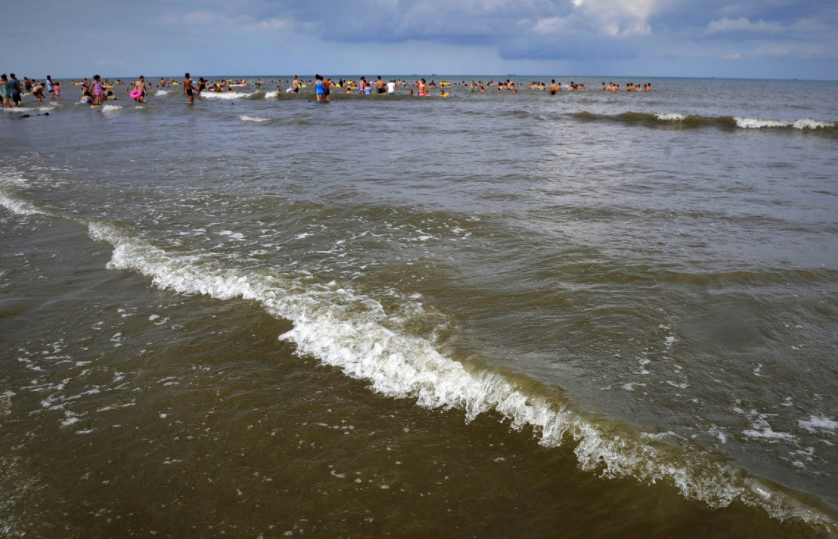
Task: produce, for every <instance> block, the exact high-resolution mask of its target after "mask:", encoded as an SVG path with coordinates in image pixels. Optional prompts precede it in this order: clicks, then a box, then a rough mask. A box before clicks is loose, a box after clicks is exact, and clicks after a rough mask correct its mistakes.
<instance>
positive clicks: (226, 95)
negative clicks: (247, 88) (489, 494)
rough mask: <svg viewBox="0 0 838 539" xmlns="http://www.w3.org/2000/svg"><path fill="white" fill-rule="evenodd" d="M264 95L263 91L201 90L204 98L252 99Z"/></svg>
mask: <svg viewBox="0 0 838 539" xmlns="http://www.w3.org/2000/svg"><path fill="white" fill-rule="evenodd" d="M257 94H259V96H258V97H262V96H263V95H264V94H262V93H261V92H253V93H249V94H248V93H244V92H201V97H202V98H204V99H252V98H254V97H257Z"/></svg>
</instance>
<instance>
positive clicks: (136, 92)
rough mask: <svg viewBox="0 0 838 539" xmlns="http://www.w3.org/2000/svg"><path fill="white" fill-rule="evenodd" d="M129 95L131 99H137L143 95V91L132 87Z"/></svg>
mask: <svg viewBox="0 0 838 539" xmlns="http://www.w3.org/2000/svg"><path fill="white" fill-rule="evenodd" d="M130 95H131V99H137V98H138V97H140V96H141V95H143V91H142V90H140V89H139V88H134V91H133V92H131V94H130Z"/></svg>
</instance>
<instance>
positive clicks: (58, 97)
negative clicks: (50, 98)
mask: <svg viewBox="0 0 838 539" xmlns="http://www.w3.org/2000/svg"><path fill="white" fill-rule="evenodd" d="M52 88H53V90H55V100H56V101H61V81H60V80H57V81H55V82H53V83H52Z"/></svg>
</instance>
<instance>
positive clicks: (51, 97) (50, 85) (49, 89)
mask: <svg viewBox="0 0 838 539" xmlns="http://www.w3.org/2000/svg"><path fill="white" fill-rule="evenodd" d="M44 84H46V86H47V92H48V93H49V100H50V101H54V100H55V83H54V82H52V77H50V76H49V75H47V81H46V82H45V83H44Z"/></svg>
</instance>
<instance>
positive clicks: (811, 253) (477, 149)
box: [0, 77, 838, 537]
mask: <svg viewBox="0 0 838 539" xmlns="http://www.w3.org/2000/svg"><path fill="white" fill-rule="evenodd" d="M460 79H462V77H459V78H455V79H454V80H460ZM467 80H470V79H467ZM484 80H485V78H484ZM522 80H525V79H522ZM575 80H576V81H577V82H584V83H586V84H587V86H588V88H589V89H588V90H585V91H580V92H567V91H563V92H562V93H561V94H560V95H558V96H555V97H551V96H549V95H548V94H547V92H541V91H531V90H529V89H523V90H519V93H518V94H517V95H513V94H510V93H509V92H503V93H501V94H497V93H496V92H489V93H487V94H485V95H481V94H473V93H469V92H467V91H466V90H465V89H463V88H461V87H457V86H455V87H454V88H453V89H452V90H451V94H452V96H451V97H450V98H448V99H440V98H422V99H420V98H418V97H413V98H412V97H408V96H396V97H379V96H371V97H360V96H346V95H342V94H338V93H337V92H335V93H334V95H333V102H332V103H330V104H328V105H317V104H316V103H314V102H313V95H311V94H305V93H304V94H301V95H297V96H287V95H286V94H276V93H269V92H267V91H258V92H257V91H255V90H254V89H252V88H247V89H242V90H241V91H239V92H235V93H234V95H233V97H227V96H226V95H225V96H224V97H223V98H221V97H220V96H212V97H209V96H208V97H207V98H206V99H201V100H198V102H197V103H196V104H195V105H194V106H192V107H189V106H187V105H186V103H185V98H184V97H183V96H181V95H180V92H179V91H178V90H177V89H171V90H168V91H167V93H163V91H158V90H156V89H155V90H154V91H152V92H151V94H152V95H151V96H150V97H149V98H148V102H147V103H146V104H145V105H143V106H137V105H136V104H134V103H133V102H131V101H130V100H123V99H120V100H118V101H117V102H115V103H111V104H110V105H109V106H108V107H106V108H103V109H102V110H95V109H92V108H90V107H84V106H81V105H75V104H73V103H72V101H70V100H69V95H68V94H70V93H74V92H73V91H72V90H69V91H68V90H67V89H68V88H74V87H72V86H67V85H65V87H64V100H63V101H62V102H61V103H60V104H59V105H49V104H34V103H28V104H27V107H26V109H25V110H23V109H21V110H15V111H12V112H7V111H4V114H2V115H0V156H1V157H2V161H0V163H2V165H0V204H2V206H3V207H4V208H3V209H0V242H2V260H0V292H1V293H2V295H0V346H2V355H0V362H2V365H3V370H2V375H0V422H2V425H3V428H2V430H0V489H2V492H3V493H4V496H0V528H2V529H3V531H4V534H7V535H10V536H20V535H22V534H24V533H25V534H27V535H35V536H44V537H76V536H78V537H82V536H84V537H88V536H111V535H143V536H147V535H148V534H151V533H152V532H155V533H156V534H158V535H170V536H173V537H183V536H201V537H204V536H220V535H222V534H225V535H232V536H235V537H238V536H241V537H250V536H252V537H256V536H259V535H263V536H265V537H270V536H281V535H283V534H286V533H288V532H290V534H303V533H304V534H306V535H315V536H328V537H335V536H347V537H361V536H371V535H387V534H389V535H394V536H416V537H426V536H431V535H443V536H453V537H459V536H463V537H466V536H469V537H471V536H478V537H481V536H498V537H505V536H509V535H512V534H515V535H517V536H522V537H544V536H549V535H555V534H559V533H560V534H561V535H564V536H585V537H588V536H592V535H601V536H617V535H620V536H630V537H634V536H636V537H648V536H661V537H669V536H675V535H677V536H695V537H706V536H720V537H721V536H724V537H730V536H742V537H745V536H760V537H765V536H778V537H779V536H795V537H796V536H810V535H818V534H827V535H830V534H835V532H836V530H837V529H838V528H836V524H835V522H836V518H838V517H836V515H837V514H838V513H836V508H838V489H836V487H835V480H834V476H835V474H836V473H838V468H836V463H838V459H836V458H835V457H836V450H835V445H834V444H835V443H836V442H838V440H836V429H838V422H836V421H838V401H836V397H835V395H836V381H838V369H836V362H835V357H836V350H838V342H836V337H835V336H836V332H835V325H836V319H838V317H837V316H836V315H838V296H836V292H838V255H836V241H835V237H836V232H838V215H836V212H835V209H836V200H838V199H836V196H838V189H837V188H836V183H835V182H836V177H835V170H838V168H836V165H838V152H836V140H837V139H838V131H836V128H835V123H834V122H836V121H838V85H836V84H835V83H814V82H770V81H768V82H763V81H725V80H675V79H657V80H653V85H654V88H655V91H654V92H652V93H650V94H647V93H631V94H628V93H625V92H620V93H617V94H611V93H604V92H601V91H599V90H595V89H592V88H595V87H596V83H597V82H600V81H594V80H584V79H583V80H580V79H579V78H577V79H575ZM525 82H529V80H528V79H526V80H525ZM548 82H549V81H548ZM563 82H565V83H566V82H569V80H568V81H563ZM606 82H608V80H606ZM615 82H619V83H621V84H623V85H624V83H625V82H626V81H624V80H615ZM635 82H641V83H642V82H644V81H635ZM274 86H275V84H274ZM46 112H49V115H48V116H46V115H44V114H45V113H46ZM23 114H29V115H30V117H28V118H23V117H22V115H23ZM39 115H40V116H39Z"/></svg>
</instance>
